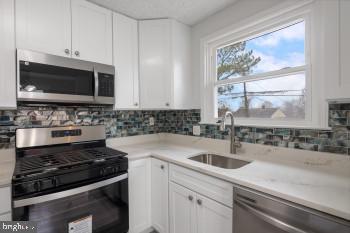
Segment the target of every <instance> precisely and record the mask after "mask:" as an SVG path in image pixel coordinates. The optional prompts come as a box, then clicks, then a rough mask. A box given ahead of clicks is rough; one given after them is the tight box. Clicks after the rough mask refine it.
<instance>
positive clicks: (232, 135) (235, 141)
mask: <svg viewBox="0 0 350 233" xmlns="http://www.w3.org/2000/svg"><path fill="white" fill-rule="evenodd" d="M227 116H230V117H231V129H230V139H231V145H230V153H231V154H236V153H237V148H241V147H242V144H241V143H240V142H239V140H238V137H235V121H234V119H233V113H232V112H230V111H227V112H226V113H225V115H224V116H223V117H222V120H219V121H218V123H220V131H225V121H226V118H227Z"/></svg>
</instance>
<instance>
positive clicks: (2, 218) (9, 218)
mask: <svg viewBox="0 0 350 233" xmlns="http://www.w3.org/2000/svg"><path fill="white" fill-rule="evenodd" d="M7 1H8V0H7ZM0 221H12V216H11V212H10V213H7V214H2V215H0Z"/></svg>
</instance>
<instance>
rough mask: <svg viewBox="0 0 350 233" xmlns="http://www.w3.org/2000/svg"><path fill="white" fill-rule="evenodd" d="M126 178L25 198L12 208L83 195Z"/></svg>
mask: <svg viewBox="0 0 350 233" xmlns="http://www.w3.org/2000/svg"><path fill="white" fill-rule="evenodd" d="M127 178H128V174H127V173H125V174H123V175H120V176H117V177H113V178H110V179H108V180H103V181H100V182H97V183H93V184H89V185H86V186H82V187H78V188H75V189H69V190H66V191H62V192H57V193H51V194H47V195H43V196H38V197H31V198H26V199H22V200H16V201H14V202H13V207H14V208H17V207H23V206H29V205H35V204H39V203H43V202H47V201H53V200H57V199H61V198H65V197H69V196H73V195H76V194H79V193H84V192H87V191H91V190H94V189H98V188H101V187H103V186H107V185H110V184H113V183H116V182H119V181H122V180H125V179H127Z"/></svg>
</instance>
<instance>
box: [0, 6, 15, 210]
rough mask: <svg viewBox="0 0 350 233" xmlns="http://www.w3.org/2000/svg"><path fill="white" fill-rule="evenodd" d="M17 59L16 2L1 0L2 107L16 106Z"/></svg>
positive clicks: (0, 56) (0, 106)
mask: <svg viewBox="0 0 350 233" xmlns="http://www.w3.org/2000/svg"><path fill="white" fill-rule="evenodd" d="M15 60H16V49H15V3H14V0H0V109H13V108H16V63H15ZM0 211H1V210H0Z"/></svg>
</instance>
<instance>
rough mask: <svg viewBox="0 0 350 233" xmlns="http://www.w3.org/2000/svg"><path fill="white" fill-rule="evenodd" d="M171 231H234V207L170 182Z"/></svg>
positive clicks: (173, 232) (229, 232)
mask: <svg viewBox="0 0 350 233" xmlns="http://www.w3.org/2000/svg"><path fill="white" fill-rule="evenodd" d="M169 210H170V211H169V216H170V233H213V232H220V233H232V209H231V208H229V207H227V206H225V205H223V204H220V203H218V202H216V201H213V200H211V199H209V198H206V197H204V196H203V195H200V194H198V193H195V192H193V191H191V190H190V189H187V188H185V187H182V186H180V185H178V184H175V183H173V182H170V209H169Z"/></svg>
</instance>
